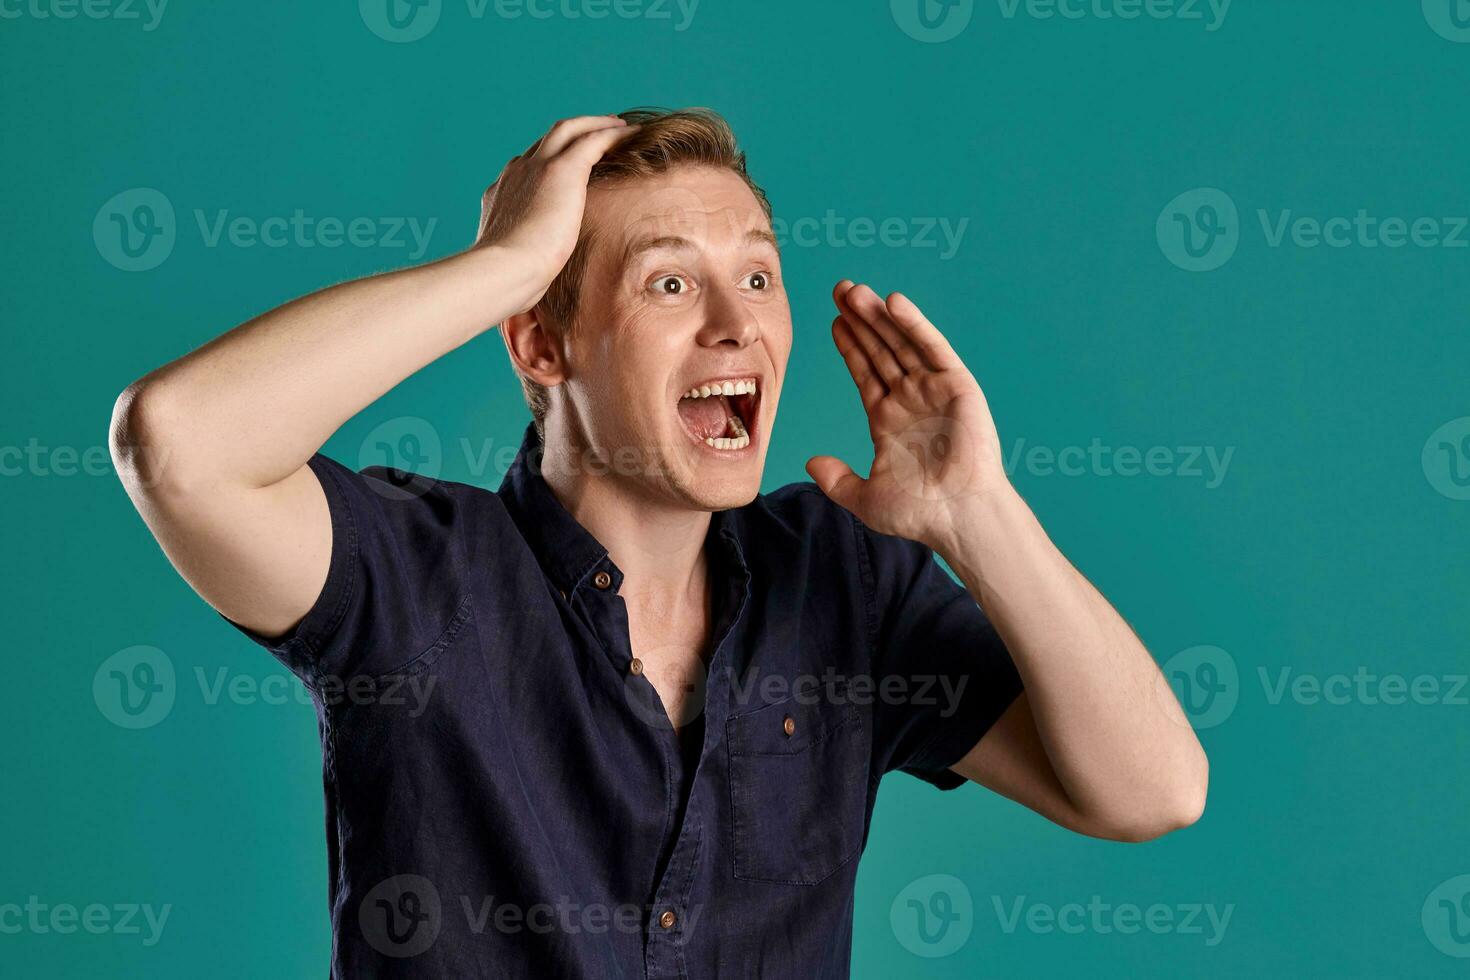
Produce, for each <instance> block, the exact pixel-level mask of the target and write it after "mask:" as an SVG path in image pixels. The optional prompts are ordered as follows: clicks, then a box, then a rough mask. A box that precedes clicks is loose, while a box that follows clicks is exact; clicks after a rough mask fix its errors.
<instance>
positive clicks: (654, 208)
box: [560, 167, 791, 510]
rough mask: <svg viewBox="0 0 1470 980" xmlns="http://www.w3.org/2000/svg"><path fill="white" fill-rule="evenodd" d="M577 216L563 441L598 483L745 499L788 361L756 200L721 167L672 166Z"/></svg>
mask: <svg viewBox="0 0 1470 980" xmlns="http://www.w3.org/2000/svg"><path fill="white" fill-rule="evenodd" d="M585 221H586V228H587V230H588V231H589V232H590V233H591V235H592V244H591V249H590V251H589V253H588V259H587V267H586V272H585V275H584V277H583V282H582V288H581V292H580V294H579V296H578V300H577V321H576V327H575V328H574V329H573V330H572V332H571V336H570V337H569V338H568V339H567V342H566V344H565V352H566V358H567V380H566V381H565V382H564V383H563V384H562V385H561V393H562V398H561V400H560V408H561V409H562V410H565V411H567V413H568V417H567V419H566V422H567V424H568V426H569V429H568V431H569V432H570V433H571V434H572V435H573V437H574V438H579V439H581V440H583V441H584V446H583V447H581V448H583V449H585V450H589V451H590V452H591V454H593V455H595V456H596V457H597V459H598V460H599V461H601V463H600V465H602V466H606V467H607V470H608V477H607V478H610V479H617V480H621V481H624V482H625V483H627V484H628V485H629V486H630V487H632V488H634V489H635V490H636V491H637V492H639V493H641V494H644V495H646V496H651V497H653V498H655V499H659V500H663V501H672V502H677V503H680V504H683V505H686V506H688V507H690V508H693V509H700V510H724V509H727V508H730V507H738V506H741V505H743V504H746V503H749V502H750V500H752V499H753V498H754V497H755V495H756V494H757V493H758V492H759V491H760V480H761V470H762V468H763V467H764V465H765V458H766V447H767V445H768V442H769V439H770V433H771V427H772V423H773V422H774V421H775V417H776V405H777V402H778V401H779V399H780V394H781V379H782V377H783V376H784V374H785V371H786V360H787V357H788V355H789V354H790V352H791V307H790V304H789V303H788V302H787V298H786V290H785V287H784V285H783V282H782V279H781V262H780V256H779V255H778V253H777V250H776V244H775V240H774V238H773V237H772V234H771V225H770V222H769V221H768V220H767V219H766V216H765V213H764V211H762V209H761V206H760V204H759V203H758V202H757V201H756V198H755V195H754V194H752V193H751V191H750V189H749V188H748V187H747V186H746V185H745V182H744V181H742V180H741V179H740V178H739V177H738V176H736V175H735V174H733V173H730V172H728V171H724V170H717V169H713V168H707V167H680V168H676V169H675V170H673V171H670V172H669V173H667V174H664V175H661V176H659V177H657V178H652V179H644V180H632V181H626V182H622V183H619V184H614V185H609V186H604V187H593V188H591V189H590V190H589V192H588V195H587V211H586V218H585ZM725 392H730V394H725ZM620 453H621V456H620V455H619V454H620Z"/></svg>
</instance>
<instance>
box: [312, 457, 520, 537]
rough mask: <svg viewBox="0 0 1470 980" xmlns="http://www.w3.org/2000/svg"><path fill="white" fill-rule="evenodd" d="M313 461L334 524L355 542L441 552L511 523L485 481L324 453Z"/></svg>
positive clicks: (498, 499) (489, 534)
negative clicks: (360, 465)
mask: <svg viewBox="0 0 1470 980" xmlns="http://www.w3.org/2000/svg"><path fill="white" fill-rule="evenodd" d="M310 465H311V468H312V470H313V471H314V472H315V473H316V475H317V480H318V482H320V483H321V485H322V490H323V492H324V493H325V494H326V496H327V503H328V506H329V508H330V510H331V513H332V520H333V525H334V527H338V528H343V529H346V530H348V531H349V532H350V534H351V538H352V540H353V541H354V542H355V543H364V544H366V543H371V542H373V541H374V539H378V540H391V541H393V542H395V543H394V545H393V548H394V550H395V552H396V551H400V550H411V551H418V552H430V553H442V552H444V551H445V550H447V549H451V548H457V549H463V548H465V547H468V546H470V544H471V543H472V542H479V541H485V540H487V539H493V538H494V537H496V532H497V530H498V529H507V528H509V527H510V526H511V521H510V518H509V515H508V513H507V511H506V508H505V504H504V502H503V501H501V499H500V497H499V496H498V495H497V494H496V493H494V492H492V491H490V490H487V489H485V488H484V487H477V486H473V485H471V484H467V483H456V482H454V481H451V480H437V479H432V478H429V477H426V476H423V475H422V474H415V473H407V472H404V471H402V470H394V469H388V468H385V467H382V466H370V467H368V468H366V469H363V470H361V471H356V470H352V469H350V468H348V467H347V466H344V465H342V464H341V463H339V462H337V461H336V460H333V459H331V458H330V457H328V456H324V455H320V454H318V455H317V456H315V457H313V458H312V460H311V464H310Z"/></svg>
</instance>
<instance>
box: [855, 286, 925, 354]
mask: <svg viewBox="0 0 1470 980" xmlns="http://www.w3.org/2000/svg"><path fill="white" fill-rule="evenodd" d="M843 303H844V304H845V305H846V307H847V310H848V311H849V313H850V315H851V316H853V317H854V318H857V319H861V320H862V321H863V322H864V323H866V324H867V325H868V327H869V328H870V329H872V331H873V332H874V333H876V334H877V335H878V336H879V337H881V338H882V340H883V342H884V343H885V344H887V345H888V348H889V350H891V351H892V352H893V357H894V360H896V361H897V362H898V364H899V365H900V366H901V367H902V368H903V369H904V370H905V371H922V370H924V369H926V368H928V367H929V366H930V365H927V364H925V363H924V359H923V358H922V357H921V356H920V354H919V350H918V348H916V347H915V346H914V344H913V343H912V342H910V340H909V339H908V337H907V336H906V335H905V334H904V332H903V331H902V330H900V329H899V327H898V325H897V324H895V323H894V322H893V319H892V318H891V317H890V316H889V313H888V308H887V307H886V306H884V304H883V300H882V299H881V298H880V297H879V296H878V294H877V293H875V292H873V290H872V289H871V288H869V287H868V286H866V285H863V286H854V287H853V288H852V289H850V290H848V291H847V295H846V296H844V297H843Z"/></svg>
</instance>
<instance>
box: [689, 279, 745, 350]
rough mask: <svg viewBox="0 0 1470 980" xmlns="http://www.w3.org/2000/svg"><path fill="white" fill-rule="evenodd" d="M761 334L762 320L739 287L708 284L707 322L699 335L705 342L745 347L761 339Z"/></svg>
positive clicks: (723, 345)
mask: <svg viewBox="0 0 1470 980" xmlns="http://www.w3.org/2000/svg"><path fill="white" fill-rule="evenodd" d="M760 335H761V325H760V320H758V319H757V318H756V315H755V311H753V310H751V309H750V307H748V306H746V305H745V301H744V300H743V299H742V298H741V296H740V290H739V289H737V288H735V287H734V286H725V285H720V286H709V287H706V289H705V309H704V324H703V325H702V326H701V327H700V328H699V334H698V335H697V338H696V339H697V340H698V341H699V343H700V344H701V345H702V346H704V347H733V348H734V349H736V350H742V349H744V348H746V347H749V346H750V345H751V344H753V343H755V342H756V341H757V340H759V339H760Z"/></svg>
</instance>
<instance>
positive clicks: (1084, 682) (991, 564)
mask: <svg viewBox="0 0 1470 980" xmlns="http://www.w3.org/2000/svg"><path fill="white" fill-rule="evenodd" d="M964 513H965V516H963V517H962V518H960V519H959V520H958V521H957V522H956V528H955V531H954V533H953V535H952V536H951V538H950V539H949V540H947V541H944V542H940V543H939V544H938V545H937V546H936V550H937V551H939V553H940V554H941V555H942V556H943V557H944V558H945V560H946V561H948V562H949V564H950V566H951V567H952V568H954V570H955V572H956V574H958V575H959V576H960V577H961V579H962V580H963V581H964V582H965V585H966V587H967V588H968V589H969V591H970V594H971V595H972V596H974V598H975V599H976V601H977V602H979V604H980V606H981V608H983V609H984V610H985V612H986V614H987V616H989V618H990V619H991V621H992V622H993V623H994V625H995V627H996V629H997V631H998V632H999V633H1000V636H1001V638H1002V639H1003V640H1004V641H1005V643H1006V645H1007V647H1008V649H1009V650H1010V652H1011V655H1012V657H1013V658H1014V660H1015V663H1016V667H1017V669H1018V670H1019V672H1020V674H1021V677H1022V679H1023V681H1024V682H1025V685H1026V691H1027V697H1028V700H1029V702H1030V708H1031V711H1032V713H1033V714H1034V718H1035V725H1036V729H1037V734H1038V736H1039V738H1040V741H1041V743H1042V745H1043V746H1044V748H1045V750H1046V755H1047V757H1048V760H1049V761H1050V763H1051V767H1052V769H1053V771H1054V772H1055V774H1056V777H1057V781H1058V782H1059V783H1060V785H1061V787H1062V789H1063V790H1064V791H1065V793H1066V795H1067V797H1068V799H1069V801H1070V804H1071V806H1072V807H1073V808H1075V810H1076V811H1077V812H1079V813H1082V814H1086V815H1087V816H1088V817H1089V818H1091V819H1092V820H1094V821H1095V822H1096V823H1097V824H1098V825H1100V826H1104V827H1108V826H1113V827H1117V826H1127V825H1129V824H1136V823H1138V822H1139V821H1140V820H1142V821H1143V822H1144V824H1148V823H1149V821H1148V819H1147V816H1148V814H1149V813H1161V814H1164V815H1165V816H1164V818H1163V822H1164V823H1169V822H1171V821H1172V822H1187V821H1188V820H1191V819H1192V818H1193V815H1194V814H1196V813H1197V810H1198V808H1199V807H1200V806H1202V805H1203V792H1204V786H1205V782H1206V779H1207V762H1206V760H1205V756H1204V752H1203V751H1202V750H1201V748H1200V746H1199V742H1198V741H1197V740H1196V739H1195V737H1194V732H1193V731H1192V730H1191V728H1190V727H1189V724H1188V721H1187V719H1186V718H1185V716H1184V714H1183V712H1182V711H1181V710H1180V709H1179V707H1178V704H1177V703H1176V702H1175V701H1174V699H1173V696H1172V694H1171V693H1170V692H1169V690H1168V688H1167V686H1166V685H1165V682H1164V681H1163V678H1162V677H1161V675H1160V674H1159V670H1158V668H1157V666H1156V665H1155V664H1154V661H1153V658H1152V657H1151V656H1150V655H1149V653H1148V651H1147V650H1146V649H1145V648H1144V646H1143V644H1142V643H1141V642H1140V641H1139V639H1138V637H1137V636H1136V635H1135V634H1134V633H1133V631H1132V630H1131V629H1130V628H1129V627H1128V624H1127V623H1125V622H1124V621H1123V619H1122V617H1120V616H1119V615H1118V613H1117V612H1116V611H1115V610H1114V609H1113V608H1112V606H1111V605H1110V604H1109V603H1108V602H1107V600H1106V599H1104V598H1103V596H1102V595H1101V594H1099V593H1098V591H1097V590H1096V589H1095V588H1093V586H1092V585H1091V583H1089V582H1088V581H1087V580H1086V579H1085V578H1084V577H1083V576H1082V575H1081V573H1079V572H1078V571H1077V570H1076V569H1075V568H1073V567H1072V565H1071V563H1069V562H1068V561H1067V559H1066V558H1065V556H1063V555H1062V554H1061V552H1060V551H1058V550H1057V548H1056V547H1055V545H1053V544H1052V543H1051V540H1050V539H1049V538H1048V537H1047V535H1046V532H1045V531H1044V530H1043V529H1042V527H1041V525H1040V524H1039V523H1038V522H1037V520H1036V518H1035V516H1034V515H1033V514H1032V513H1031V511H1030V509H1029V508H1028V507H1027V506H1026V504H1025V502H1024V501H1022V500H1021V499H1020V497H1019V496H1018V495H1016V494H1015V493H1014V492H1013V491H1011V490H1009V489H1006V490H1004V491H1003V492H1001V493H998V494H995V495H992V496H989V497H987V498H986V499H985V502H984V503H980V504H977V505H974V506H973V507H971V508H970V509H969V510H967V511H965V512H964Z"/></svg>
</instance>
